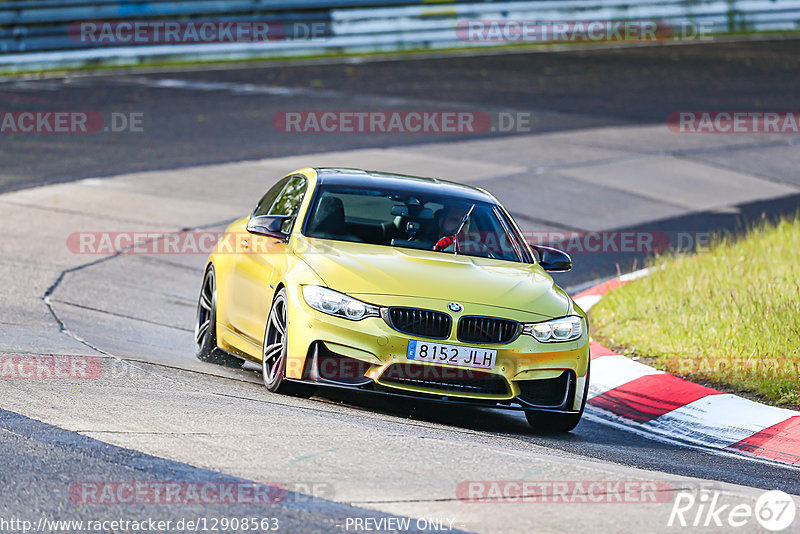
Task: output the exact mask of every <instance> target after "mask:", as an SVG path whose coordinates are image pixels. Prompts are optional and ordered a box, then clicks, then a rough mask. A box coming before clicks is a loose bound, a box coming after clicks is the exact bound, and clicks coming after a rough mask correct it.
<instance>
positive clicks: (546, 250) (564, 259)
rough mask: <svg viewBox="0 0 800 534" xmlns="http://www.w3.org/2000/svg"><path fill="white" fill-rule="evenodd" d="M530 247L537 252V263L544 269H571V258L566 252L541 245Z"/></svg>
mask: <svg viewBox="0 0 800 534" xmlns="http://www.w3.org/2000/svg"><path fill="white" fill-rule="evenodd" d="M531 248H532V249H533V250H535V251H536V252H537V253H538V254H539V265H541V266H542V269H544V270H545V271H551V272H563V271H569V270H570V269H572V258H570V257H569V254H567V253H566V252H562V251H560V250H558V249H557V248H551V247H545V246H542V245H531Z"/></svg>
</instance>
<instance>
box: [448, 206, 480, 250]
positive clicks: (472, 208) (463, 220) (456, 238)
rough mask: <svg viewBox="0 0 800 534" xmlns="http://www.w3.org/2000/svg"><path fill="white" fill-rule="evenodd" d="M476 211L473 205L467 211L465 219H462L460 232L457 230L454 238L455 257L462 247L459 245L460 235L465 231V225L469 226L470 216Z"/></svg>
mask: <svg viewBox="0 0 800 534" xmlns="http://www.w3.org/2000/svg"><path fill="white" fill-rule="evenodd" d="M474 209H475V204H473V205H472V206H471V207H470V208H469V211H467V213H466V214H465V215H464V218H463V219H461V224H460V225H459V227H458V230H456V234H455V236H454V239H455V243H453V254H454V255H457V254H458V249H459V248H460V245H459V244H458V234H460V233H461V230H463V229H464V225H465V224H467V221H468V220H469V216H470V215H472V210H474Z"/></svg>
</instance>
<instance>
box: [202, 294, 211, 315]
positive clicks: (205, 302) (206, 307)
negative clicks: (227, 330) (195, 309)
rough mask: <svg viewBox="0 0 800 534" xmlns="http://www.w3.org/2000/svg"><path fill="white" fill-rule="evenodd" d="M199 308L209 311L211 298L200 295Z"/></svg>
mask: <svg viewBox="0 0 800 534" xmlns="http://www.w3.org/2000/svg"><path fill="white" fill-rule="evenodd" d="M200 306H201V307H202V308H203V309H204V310H208V311H211V297H209V296H208V295H206V294H205V293H203V294H202V295H200Z"/></svg>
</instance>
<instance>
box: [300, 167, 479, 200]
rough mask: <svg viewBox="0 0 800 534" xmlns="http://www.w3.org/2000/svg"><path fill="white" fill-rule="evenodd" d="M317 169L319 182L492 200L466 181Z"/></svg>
mask: <svg viewBox="0 0 800 534" xmlns="http://www.w3.org/2000/svg"><path fill="white" fill-rule="evenodd" d="M314 170H315V171H317V176H318V178H319V183H320V184H325V185H349V186H355V187H376V188H381V189H396V190H397V191H398V192H400V191H414V192H419V193H428V194H433V195H445V196H453V197H458V198H463V199H464V200H475V201H479V202H491V203H494V200H493V199H492V198H491V197H490V196H489V195H487V194H486V193H485V192H483V191H481V190H480V189H476V188H474V187H470V186H468V185H464V184H459V183H457V182H449V181H447V180H440V179H438V178H429V177H423V176H409V175H406V174H395V173H389V172H381V171H365V170H361V169H341V168H327V167H322V168H318V169H314Z"/></svg>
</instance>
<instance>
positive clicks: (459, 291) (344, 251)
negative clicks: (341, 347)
mask: <svg viewBox="0 0 800 534" xmlns="http://www.w3.org/2000/svg"><path fill="white" fill-rule="evenodd" d="M295 252H296V253H297V255H298V256H299V257H300V258H302V260H303V261H305V262H306V263H307V264H308V265H309V266H310V267H311V268H312V269H313V270H314V271H315V272H316V273H317V275H319V277H320V278H321V279H322V280H323V282H324V283H325V284H326V285H327V286H328V287H330V288H331V289H335V290H336V291H341V292H342V293H347V294H348V295H352V296H358V297H359V298H366V297H367V296H369V295H402V296H408V297H421V298H430V299H441V300H448V301H457V302H460V303H462V304H465V303H474V304H485V305H491V306H497V307H501V308H508V309H513V310H518V311H522V312H527V313H532V314H536V315H540V316H542V317H543V318H547V319H549V318H553V317H562V316H564V315H566V314H567V313H568V312H569V310H570V300H569V297H568V296H567V295H566V293H564V291H563V290H561V289H560V288H558V287H557V286H556V285H555V284H554V283H553V280H552V278H550V276H549V275H548V274H546V273H545V272H544V271H543V270H542V269H541V267H539V266H538V265H530V264H522V263H515V262H509V261H502V260H495V259H488V258H476V257H471V256H464V255H454V254H443V253H441V252H433V251H427V250H415V249H404V248H395V247H388V246H378V245H369V244H364V243H350V242H346V241H332V240H325V239H311V238H305V237H303V236H300V238H299V239H298V241H297V246H296V247H295ZM367 300H368V299H367ZM375 302H378V301H375Z"/></svg>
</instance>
